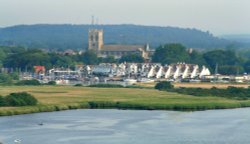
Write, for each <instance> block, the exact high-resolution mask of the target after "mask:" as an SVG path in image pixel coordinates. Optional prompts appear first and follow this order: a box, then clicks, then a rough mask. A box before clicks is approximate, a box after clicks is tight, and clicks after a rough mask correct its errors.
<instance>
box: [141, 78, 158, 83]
mask: <svg viewBox="0 0 250 144" xmlns="http://www.w3.org/2000/svg"><path fill="white" fill-rule="evenodd" d="M138 82H141V83H151V82H154V80H152V79H148V78H141V79H138Z"/></svg>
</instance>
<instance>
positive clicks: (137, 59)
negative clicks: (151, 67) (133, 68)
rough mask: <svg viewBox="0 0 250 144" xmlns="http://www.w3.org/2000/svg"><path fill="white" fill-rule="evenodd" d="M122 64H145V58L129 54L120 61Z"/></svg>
mask: <svg viewBox="0 0 250 144" xmlns="http://www.w3.org/2000/svg"><path fill="white" fill-rule="evenodd" d="M119 62H120V63H122V62H134V63H143V62H144V58H143V57H142V56H141V55H139V54H128V55H124V56H122V57H121V58H120V60H119Z"/></svg>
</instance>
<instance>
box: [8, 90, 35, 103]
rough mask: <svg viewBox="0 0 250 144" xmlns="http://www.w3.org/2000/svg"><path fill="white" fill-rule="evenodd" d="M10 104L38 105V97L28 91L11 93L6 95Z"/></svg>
mask: <svg viewBox="0 0 250 144" xmlns="http://www.w3.org/2000/svg"><path fill="white" fill-rule="evenodd" d="M5 101H6V103H7V105H8V106H30V105H36V104H37V99H36V98H35V97H33V96H32V95H31V94H29V93H26V92H20V93H11V94H10V95H8V96H6V97H5Z"/></svg>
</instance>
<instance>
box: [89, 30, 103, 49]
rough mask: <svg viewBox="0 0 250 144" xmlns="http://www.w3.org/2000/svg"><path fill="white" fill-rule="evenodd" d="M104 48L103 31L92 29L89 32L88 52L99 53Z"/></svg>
mask: <svg viewBox="0 0 250 144" xmlns="http://www.w3.org/2000/svg"><path fill="white" fill-rule="evenodd" d="M102 46H103V30H98V29H90V30H89V48H88V50H94V51H95V52H97V53H98V52H99V51H100V50H101V48H102Z"/></svg>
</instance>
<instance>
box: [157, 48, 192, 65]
mask: <svg viewBox="0 0 250 144" xmlns="http://www.w3.org/2000/svg"><path fill="white" fill-rule="evenodd" d="M189 60H190V57H189V54H188V52H187V51H186V48H185V47H184V46H183V45H181V44H166V45H164V46H160V47H158V48H157V49H156V51H155V53H154V55H153V58H152V61H153V62H157V63H162V64H171V63H177V62H189Z"/></svg>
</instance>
